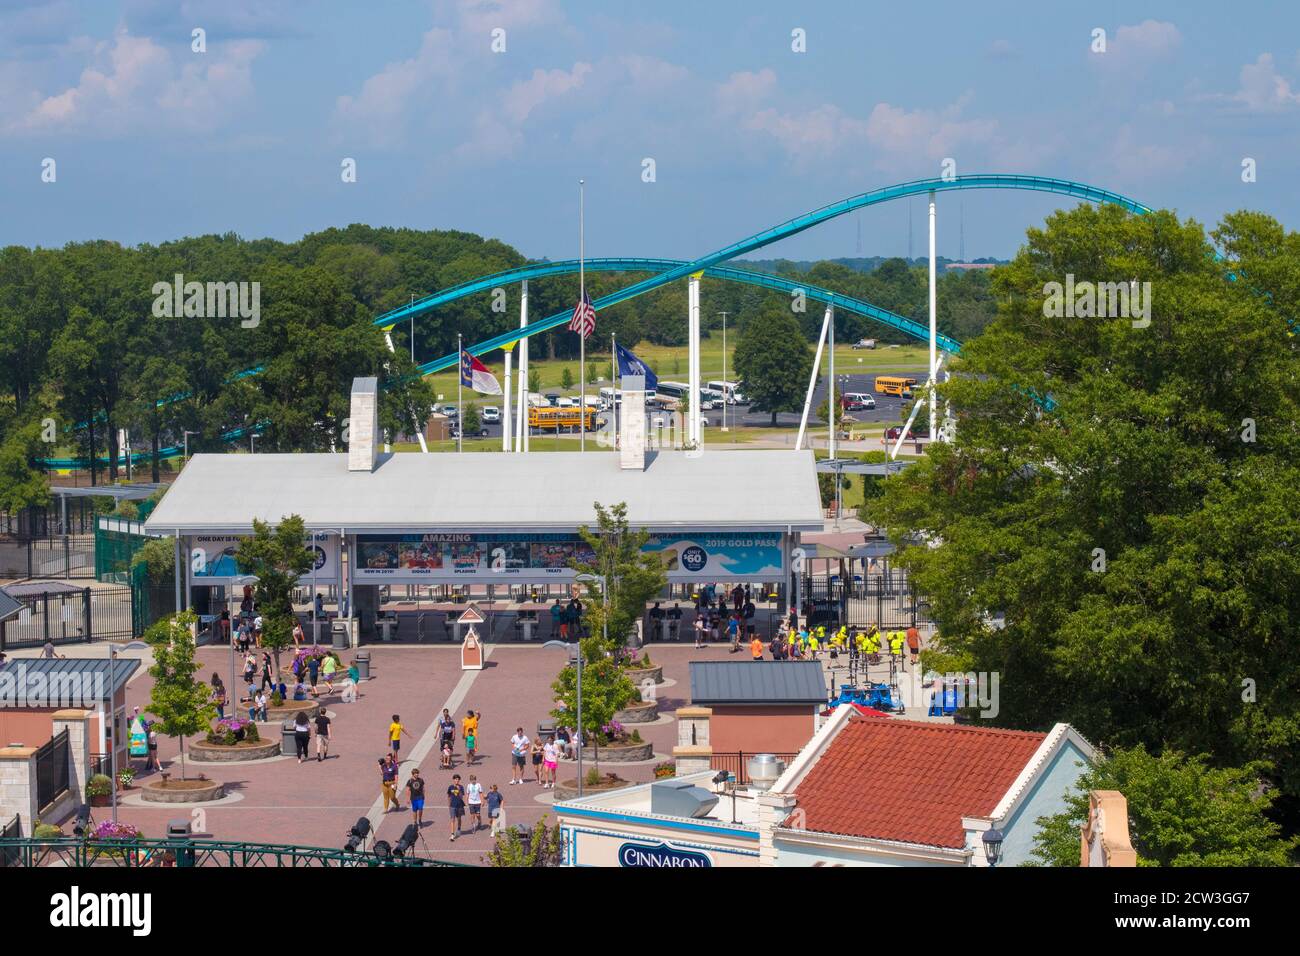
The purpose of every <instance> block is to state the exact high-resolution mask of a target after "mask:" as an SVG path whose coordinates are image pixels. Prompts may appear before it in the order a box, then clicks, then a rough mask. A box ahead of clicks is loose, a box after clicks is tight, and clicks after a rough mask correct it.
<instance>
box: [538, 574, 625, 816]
mask: <svg viewBox="0 0 1300 956" xmlns="http://www.w3.org/2000/svg"><path fill="white" fill-rule="evenodd" d="M574 580H575V581H580V582H582V583H584V584H585V583H588V582H592V581H595V582H599V583H600V597H601V601H600V604H601V608H602V609H603V611H604V613H603V614H602V615H601V622H600V631H601V636H602V637H603V638H604V642H605V644H606V645H608V644H609V588H607V587H606V586H605V582H606V578H605V575H603V574H579V575H578V576H577V577H576V578H575V579H574ZM542 646H543V647H563V648H564V649H565V650H567V651H568V652H569V653H570V654H571V655H572V656H571V657H570V660H572V661H574V663H575V665H576V667H577V670H578V707H577V710H578V713H577V720H578V796H579V797H581V796H582V785H583V781H582V744H583V730H582V666H583V659H582V641H581V640H575V641H574V642H573V643H571V644H570V643H567V642H565V641H547V642H546V643H545V644H543V645H542Z"/></svg>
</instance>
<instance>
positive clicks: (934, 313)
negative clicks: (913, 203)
mask: <svg viewBox="0 0 1300 956" xmlns="http://www.w3.org/2000/svg"><path fill="white" fill-rule="evenodd" d="M936 305H937V297H936V290H935V264H934V190H933V189H931V190H930V395H929V398H928V401H929V405H930V441H934V437H935V435H936V434H937V433H938V429H939V416H938V410H937V409H936V407H935V402H934V394H935V393H934V386H935V382H936V380H937V377H938V374H939V350H938V339H939V325H938V310H937V308H936Z"/></svg>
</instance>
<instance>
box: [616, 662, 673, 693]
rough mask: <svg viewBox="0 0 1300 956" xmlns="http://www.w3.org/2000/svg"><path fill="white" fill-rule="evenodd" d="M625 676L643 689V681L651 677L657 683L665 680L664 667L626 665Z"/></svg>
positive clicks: (635, 685)
mask: <svg viewBox="0 0 1300 956" xmlns="http://www.w3.org/2000/svg"><path fill="white" fill-rule="evenodd" d="M623 676H625V677H626V678H627V679H628V680H630V681H631V682H632V686H634V687H636V688H637V689H638V690H640V689H641V682H642V681H643V680H645V679H646V678H647V677H649V678H650V679H651V680H652V681H654V682H655V683H656V684H662V683H663V682H664V669H663V667H662V666H659V667H626V668H624V669H623Z"/></svg>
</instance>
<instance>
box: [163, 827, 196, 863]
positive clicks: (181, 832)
mask: <svg viewBox="0 0 1300 956" xmlns="http://www.w3.org/2000/svg"><path fill="white" fill-rule="evenodd" d="M193 834H194V830H193V828H192V827H191V825H190V821H189V820H188V819H185V818H181V819H179V820H168V821H167V839H168V840H169V841H175V843H174V844H173V846H172V847H171V850H172V853H173V854H175V856H176V865H177V866H193V865H194V847H193V845H192V841H191V837H192V836H193Z"/></svg>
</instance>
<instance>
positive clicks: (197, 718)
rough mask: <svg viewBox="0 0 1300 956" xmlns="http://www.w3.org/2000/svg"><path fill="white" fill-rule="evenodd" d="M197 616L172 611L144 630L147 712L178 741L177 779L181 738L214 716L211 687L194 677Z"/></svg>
mask: <svg viewBox="0 0 1300 956" xmlns="http://www.w3.org/2000/svg"><path fill="white" fill-rule="evenodd" d="M197 620H198V617H197V616H196V615H195V613H194V612H193V611H182V612H181V613H180V614H173V615H172V616H171V617H168V618H164V619H163V620H161V621H159V622H158V623H156V624H154V625H153V626H151V627H150V628H149V629H148V630H147V631H145V632H144V639H145V641H146V642H147V643H148V644H149V645H150V646H151V647H152V648H153V659H154V665H153V667H151V668H149V673H150V675H151V676H152V677H153V679H154V683H153V690H152V691H150V695H149V706H148V708H147V709H148V711H149V713H151V714H153V715H154V716H155V717H157V718H158V725H157V726H158V730H159V732H160V733H164V734H166V735H167V736H168V737H176V738H177V739H178V740H179V741H180V753H181V779H182V780H184V779H185V738H186V737H191V736H193V735H194V734H197V733H202V732H204V731H206V730H207V729H208V723H209V721H211V720H212V718H213V717H215V716H216V712H217V709H216V707H215V706H213V704H212V702H211V695H212V689H211V688H210V687H208V686H207V685H206V684H203V683H200V682H199V681H197V680H195V679H194V675H195V673H196V672H197V671H198V669H199V663H198V661H197V660H195V659H194V634H193V631H192V630H191V628H192V627H193V625H194V623H195V622H196V621H197Z"/></svg>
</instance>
